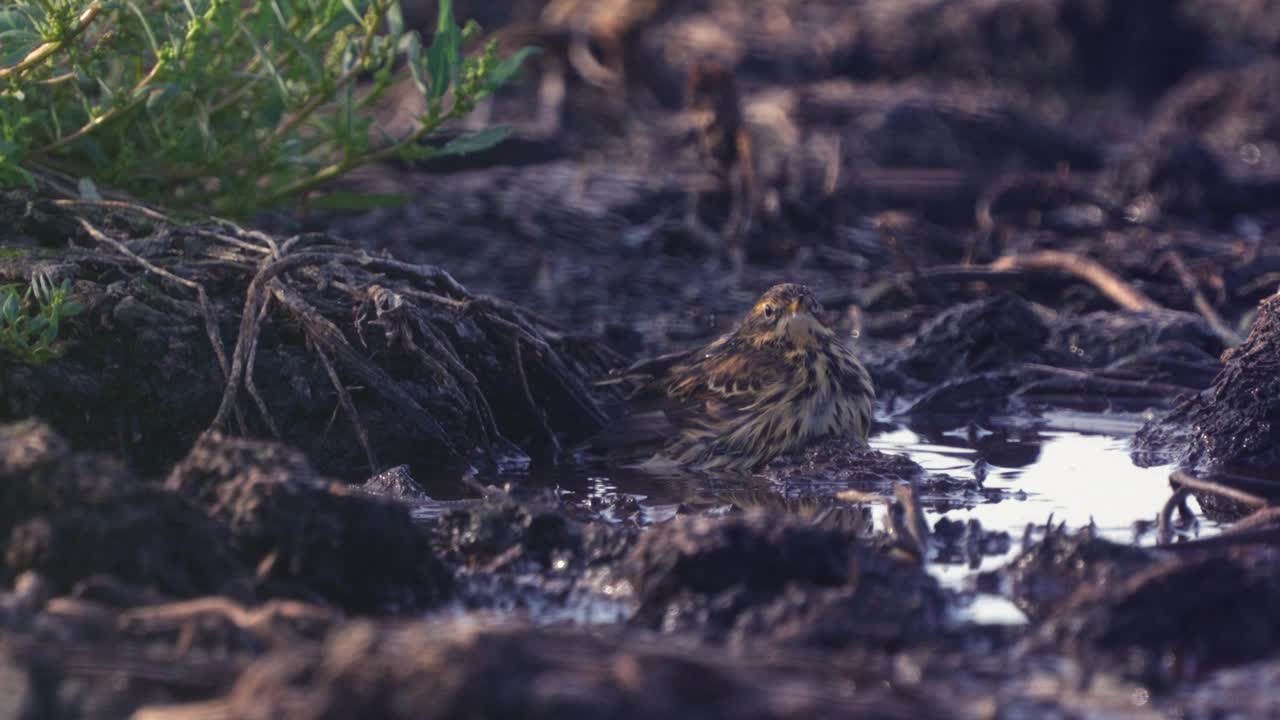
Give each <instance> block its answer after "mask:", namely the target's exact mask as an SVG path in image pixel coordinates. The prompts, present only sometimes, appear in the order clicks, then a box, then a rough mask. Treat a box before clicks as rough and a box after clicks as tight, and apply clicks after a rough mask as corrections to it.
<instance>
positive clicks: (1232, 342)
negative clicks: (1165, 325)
mask: <svg viewBox="0 0 1280 720" xmlns="http://www.w3.org/2000/svg"><path fill="white" fill-rule="evenodd" d="M1162 260H1163V261H1164V262H1166V263H1168V264H1169V267H1171V268H1173V272H1174V274H1175V275H1177V276H1178V281H1179V282H1181V283H1182V287H1184V288H1186V290H1187V292H1189V293H1191V303H1192V304H1193V305H1195V308H1196V311H1197V312H1199V313H1200V316H1201V317H1203V318H1204V319H1205V322H1207V323H1209V327H1210V328H1212V329H1213V332H1214V333H1215V334H1217V336H1218V337H1219V338H1220V339H1221V340H1222V342H1223V343H1224V344H1225V345H1226V346H1227V347H1235V346H1236V345H1239V344H1240V343H1241V342H1243V341H1244V339H1243V338H1241V337H1240V335H1239V334H1237V333H1236V331H1235V330H1232V329H1231V327H1230V326H1229V325H1227V323H1226V322H1225V321H1224V320H1223V319H1222V316H1221V315H1219V314H1218V311H1217V310H1215V309H1214V307H1213V305H1211V304H1210V303H1209V299H1208V298H1206V297H1205V296H1204V293H1203V292H1201V291H1200V284H1199V283H1198V282H1196V279H1195V276H1193V275H1192V274H1191V271H1190V270H1188V269H1187V263H1186V262H1185V261H1183V259H1182V256H1181V255H1179V254H1178V253H1177V252H1176V251H1173V250H1170V251H1169V252H1167V253H1165V254H1164V255H1163V257H1162Z"/></svg>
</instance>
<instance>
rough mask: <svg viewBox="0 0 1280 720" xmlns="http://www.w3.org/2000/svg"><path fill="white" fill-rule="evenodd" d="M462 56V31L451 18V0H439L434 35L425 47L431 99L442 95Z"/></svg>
mask: <svg viewBox="0 0 1280 720" xmlns="http://www.w3.org/2000/svg"><path fill="white" fill-rule="evenodd" d="M461 57H462V31H461V30H460V29H459V28H458V22H457V21H456V20H454V18H453V0H440V12H439V14H438V16H437V20H436V36H435V39H433V40H432V41H431V47H430V48H428V49H427V77H428V78H429V79H430V81H431V88H430V94H429V95H428V97H430V99H432V100H438V99H440V98H442V97H444V94H445V93H446V92H448V91H449V86H450V85H451V84H452V83H453V82H454V80H455V79H456V78H457V76H458V69H459V67H460V65H461V62H460V60H461Z"/></svg>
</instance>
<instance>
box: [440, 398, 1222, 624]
mask: <svg viewBox="0 0 1280 720" xmlns="http://www.w3.org/2000/svg"><path fill="white" fill-rule="evenodd" d="M1143 420H1144V418H1143V417H1141V416H1140V415H1124V414H1105V415H1091V414H1081V413H1048V414H1045V415H1042V416H1040V417H1037V418H1035V419H1034V420H1033V421H1032V422H1030V423H1028V422H1027V419H1026V418H1020V419H1018V420H1017V421H1016V422H1009V423H1000V425H1001V426H1002V427H1001V428H1000V429H999V430H992V429H989V428H984V427H980V426H973V425H967V426H962V427H958V428H955V429H951V430H938V429H937V428H936V427H933V428H929V429H922V428H921V427H920V426H919V425H913V426H905V425H895V426H890V427H888V428H886V429H882V430H881V431H880V432H878V433H877V434H875V435H873V436H872V438H871V446H872V447H873V448H874V449H876V450H880V451H882V452H886V453H902V454H905V455H907V456H909V457H910V458H911V459H912V460H914V461H915V462H917V463H919V464H920V465H922V466H923V467H924V468H925V469H926V470H928V471H929V472H931V473H944V474H946V475H949V476H951V477H953V478H958V479H966V480H969V479H973V480H977V481H979V482H980V483H981V486H982V489H983V491H982V492H980V493H973V492H968V493H963V494H962V495H957V494H954V493H941V494H930V493H929V492H928V491H927V490H926V491H925V492H923V493H922V494H921V501H922V504H923V505H924V508H925V514H926V516H927V519H928V522H929V525H930V526H931V527H932V526H933V525H934V524H935V523H936V522H937V521H938V520H939V519H941V518H944V517H945V518H948V519H950V520H955V521H960V522H967V521H968V520H970V519H976V520H977V521H978V522H980V523H981V524H982V527H983V528H984V529H985V530H987V531H1004V532H1007V533H1009V535H1010V537H1011V540H1012V542H1011V543H1010V545H1009V550H1008V552H1006V553H1004V554H1002V555H987V556H983V557H982V558H981V559H980V560H979V561H978V563H977V564H976V566H974V565H970V564H967V563H963V562H961V563H941V562H933V563H931V564H930V571H931V572H932V573H934V575H935V576H936V577H937V578H938V579H939V581H940V582H941V583H942V584H943V585H944V586H946V587H948V588H951V589H953V590H957V591H959V593H960V597H961V598H962V600H963V601H962V607H961V608H960V609H959V611H958V617H957V619H959V620H972V621H977V622H983V623H1020V622H1025V620H1026V619H1025V617H1024V616H1023V614H1022V613H1021V611H1019V610H1018V609H1017V608H1016V607H1015V606H1014V605H1013V604H1012V603H1011V602H1010V601H1009V600H1008V599H1007V598H1005V597H1003V596H1001V595H994V594H988V593H977V592H974V591H973V590H974V581H975V579H976V577H977V575H978V574H979V573H981V572H983V571H988V570H994V569H996V568H999V567H1001V566H1003V565H1005V564H1006V563H1008V561H1009V560H1011V559H1012V558H1013V557H1014V556H1015V555H1016V554H1017V553H1018V551H1019V550H1020V546H1021V539H1022V537H1023V534H1024V532H1025V531H1026V529H1027V526H1028V525H1029V524H1030V525H1034V526H1043V525H1044V524H1045V523H1046V522H1047V521H1048V520H1049V519H1050V518H1051V517H1052V519H1053V521H1054V523H1055V524H1057V523H1062V522H1066V524H1067V527H1068V528H1080V527H1083V526H1086V525H1089V524H1090V523H1093V524H1094V525H1095V526H1096V528H1097V530H1098V532H1099V533H1100V534H1101V535H1102V536H1103V537H1105V538H1107V539H1110V540H1113V541H1115V542H1120V543H1132V542H1135V541H1136V542H1139V543H1141V544H1153V543H1154V542H1155V533H1153V532H1143V531H1141V529H1140V528H1142V527H1144V526H1145V527H1147V528H1149V527H1150V525H1151V523H1153V522H1154V520H1155V518H1156V515H1157V513H1158V512H1159V510H1160V507H1161V506H1162V504H1163V503H1164V502H1165V500H1166V499H1167V498H1168V497H1169V493H1170V488H1169V474H1170V472H1172V467H1168V466H1162V467H1151V468H1141V467H1137V466H1135V465H1134V464H1133V462H1132V461H1131V460H1130V458H1129V438H1130V437H1131V436H1132V434H1133V432H1134V431H1136V430H1137V428H1138V427H1139V426H1140V425H1141V423H1142V421H1143ZM1010 427H1013V428H1016V429H1014V430H1010V429H1009V428H1010ZM501 479H502V478H500V477H499V478H493V479H486V480H484V482H495V483H496V482H497V481H500V480H501ZM529 481H530V478H528V477H523V478H520V482H529ZM542 481H543V482H547V483H548V484H550V485H552V486H554V487H556V488H558V490H559V491H560V492H561V493H564V494H566V495H567V499H571V500H572V501H575V502H579V503H583V504H585V505H587V506H592V507H600V508H602V510H601V511H600V512H601V513H602V515H603V516H604V518H605V519H606V520H620V519H622V518H618V517H613V516H611V513H612V512H613V511H612V510H611V509H610V508H612V507H615V506H617V505H618V503H617V499H618V498H619V497H623V498H627V499H628V502H627V503H625V505H626V506H628V507H630V508H631V513H632V514H631V515H630V519H631V520H634V521H638V522H640V523H655V522H662V521H664V520H667V519H669V518H671V517H672V516H674V515H675V514H676V513H677V512H678V511H679V510H680V509H681V508H682V507H684V508H686V509H691V510H694V511H698V510H707V511H715V508H716V507H717V506H724V505H726V504H727V502H726V498H734V497H742V496H744V494H745V495H748V496H754V497H758V498H764V499H767V498H768V497H769V496H772V497H774V498H778V497H780V496H781V495H782V494H791V493H792V492H793V491H797V490H799V491H800V492H801V494H810V495H813V494H816V495H831V494H834V493H835V492H838V491H839V490H842V489H845V488H844V487H836V486H834V485H833V486H832V487H825V486H822V485H817V484H810V485H806V486H805V487H804V488H802V489H798V488H780V487H776V486H771V485H770V484H769V483H768V482H767V481H764V480H763V479H756V480H753V481H748V482H747V483H743V482H742V481H736V482H732V483H725V484H722V483H724V482H725V481H710V480H706V479H691V478H655V477H654V476H652V475H647V474H643V473H636V472H627V471H618V470H612V471H610V472H609V473H608V474H607V476H606V475H605V474H603V473H601V474H594V475H593V474H590V473H583V472H577V473H563V474H559V475H556V476H555V477H553V478H547V479H544V480H542ZM1191 504H1192V507H1193V509H1195V510H1197V515H1199V513H1198V508H1196V507H1195V505H1194V500H1192V501H1191ZM449 505H451V503H447V502H446V503H440V504H438V505H437V504H435V503H432V504H430V505H429V506H424V507H422V508H420V509H419V512H418V514H419V515H420V516H427V515H432V514H437V513H439V512H441V511H443V510H446V509H447V508H448V506H449ZM876 512H877V515H876V520H877V524H879V523H880V522H882V521H883V509H881V508H877V509H876ZM1216 530H1217V527H1216V525H1215V524H1214V523H1213V522H1211V521H1209V520H1207V519H1205V518H1203V517H1202V516H1201V517H1200V520H1199V523H1198V525H1197V526H1196V527H1195V528H1194V529H1193V533H1194V534H1198V535H1205V534H1211V533H1213V532H1215V531H1216Z"/></svg>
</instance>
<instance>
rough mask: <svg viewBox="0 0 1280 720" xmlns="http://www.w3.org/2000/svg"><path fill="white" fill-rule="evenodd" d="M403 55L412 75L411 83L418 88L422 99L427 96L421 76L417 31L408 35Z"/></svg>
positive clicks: (420, 46) (420, 51)
mask: <svg viewBox="0 0 1280 720" xmlns="http://www.w3.org/2000/svg"><path fill="white" fill-rule="evenodd" d="M405 55H406V56H407V58H408V62H407V63H405V64H406V65H408V66H409V74H410V75H411V76H412V77H413V84H414V85H415V86H417V88H418V94H420V95H422V97H423V99H426V98H427V82H426V80H424V79H423V77H422V39H421V38H419V37H418V33H413V34H412V35H410V36H409V44H408V46H407V47H406V48H405Z"/></svg>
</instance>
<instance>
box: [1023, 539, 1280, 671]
mask: <svg viewBox="0 0 1280 720" xmlns="http://www.w3.org/2000/svg"><path fill="white" fill-rule="evenodd" d="M1276 560H1277V553H1276V550H1275V548H1257V547H1253V548H1237V549H1234V550H1232V551H1230V552H1218V553H1209V554H1205V555H1201V556H1198V557H1190V558H1185V559H1184V558H1170V559H1165V560H1163V561H1161V562H1156V563H1153V564H1152V565H1151V566H1150V567H1148V568H1146V569H1144V570H1142V571H1139V572H1136V573H1133V574H1131V575H1128V576H1125V577H1123V578H1117V580H1118V581H1117V582H1112V583H1107V584H1101V585H1090V586H1086V587H1083V588H1082V589H1081V590H1080V591H1078V592H1077V593H1076V594H1075V595H1073V596H1072V597H1071V598H1070V599H1069V600H1068V601H1067V602H1066V603H1065V604H1064V605H1063V606H1062V607H1061V608H1060V609H1059V610H1058V611H1057V612H1056V613H1055V614H1054V615H1053V617H1052V618H1051V619H1050V620H1048V621H1047V622H1046V623H1045V624H1044V625H1043V626H1042V627H1040V628H1038V629H1037V631H1036V636H1035V641H1036V642H1043V643H1051V644H1053V646H1055V647H1057V648H1058V649H1059V650H1065V651H1067V652H1075V653H1079V654H1080V655H1081V656H1082V657H1084V658H1086V659H1093V660H1094V661H1095V662H1099V663H1106V664H1110V665H1111V666H1112V667H1116V668H1118V669H1120V670H1121V671H1122V672H1124V673H1125V674H1126V675H1128V676H1130V677H1134V678H1136V679H1139V680H1141V681H1142V682H1146V683H1150V684H1152V685H1156V686H1167V685H1169V684H1173V683H1178V682H1184V681H1187V680H1192V679H1195V678H1198V677H1202V676H1203V674H1204V673H1208V672H1210V671H1212V670H1214V669H1216V668H1219V667H1223V666H1226V665H1233V664H1239V663H1242V662H1247V661H1249V660H1255V659H1258V658H1261V657H1265V656H1267V655H1269V654H1271V653H1274V652H1275V650H1276V648H1277V647H1280V622H1277V621H1276V619H1275V615H1274V613H1273V612H1272V608H1273V607H1274V605H1275V603H1276V602H1277V601H1280V578H1277V577H1276V574H1275V572H1274V568H1275V563H1276Z"/></svg>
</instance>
